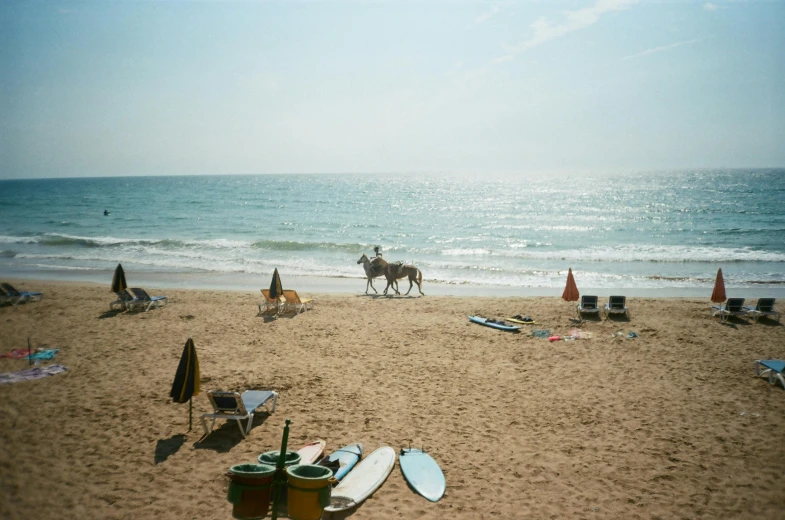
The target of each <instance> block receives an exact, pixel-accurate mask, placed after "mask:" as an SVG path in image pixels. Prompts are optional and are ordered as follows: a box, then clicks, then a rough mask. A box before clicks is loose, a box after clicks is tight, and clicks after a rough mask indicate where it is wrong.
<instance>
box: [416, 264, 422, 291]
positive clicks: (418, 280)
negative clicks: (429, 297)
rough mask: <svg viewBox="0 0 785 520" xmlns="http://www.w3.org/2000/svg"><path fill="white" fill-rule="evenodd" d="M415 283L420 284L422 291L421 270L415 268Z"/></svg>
mask: <svg viewBox="0 0 785 520" xmlns="http://www.w3.org/2000/svg"><path fill="white" fill-rule="evenodd" d="M417 285H419V286H420V290H421V291H422V271H420V270H419V269H417Z"/></svg>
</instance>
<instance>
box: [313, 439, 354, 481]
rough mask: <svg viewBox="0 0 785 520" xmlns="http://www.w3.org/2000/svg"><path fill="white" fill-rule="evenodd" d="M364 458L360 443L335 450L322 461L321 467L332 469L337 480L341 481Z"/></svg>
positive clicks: (320, 462)
mask: <svg viewBox="0 0 785 520" xmlns="http://www.w3.org/2000/svg"><path fill="white" fill-rule="evenodd" d="M362 456H363V445H362V444H360V443H359V442H358V443H356V444H349V445H348V446H344V447H343V448H339V449H337V450H335V451H334V452H332V453H331V454H329V455H328V456H326V457H324V458H323V459H322V460H320V461H319V465H320V466H324V467H327V468H330V469H332V470H333V476H334V477H335V480H341V479H342V478H343V477H345V476H346V474H347V473H349V471H351V469H352V468H353V467H354V465H355V464H357V461H359V460H360V457H362ZM336 466H337V468H336Z"/></svg>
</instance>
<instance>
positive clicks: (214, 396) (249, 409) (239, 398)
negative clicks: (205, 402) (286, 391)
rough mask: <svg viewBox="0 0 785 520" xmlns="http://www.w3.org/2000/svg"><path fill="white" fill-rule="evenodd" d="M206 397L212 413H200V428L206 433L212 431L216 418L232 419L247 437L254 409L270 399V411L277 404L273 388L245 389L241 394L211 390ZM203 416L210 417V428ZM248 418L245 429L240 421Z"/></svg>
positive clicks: (276, 395)
mask: <svg viewBox="0 0 785 520" xmlns="http://www.w3.org/2000/svg"><path fill="white" fill-rule="evenodd" d="M207 398H208V399H209V400H210V404H211V405H212V406H213V413H204V414H202V428H204V434H205V435H207V434H209V433H210V432H211V431H213V427H214V426H215V420H216V419H226V420H229V419H234V420H235V421H237V426H238V427H239V428H240V432H241V433H242V434H243V437H247V436H248V433H249V432H250V431H251V425H252V424H253V414H254V413H255V412H256V409H257V408H259V407H261V406H264V404H265V403H267V401H269V400H270V399H272V400H273V405H272V407H270V413H273V412H274V411H275V406H276V405H277V404H278V392H275V391H273V390H246V391H245V392H243V395H240V394H238V393H237V392H224V391H221V390H212V391H210V392H207ZM205 418H212V419H213V422H212V424H210V428H209V429H208V428H207V421H205ZM243 419H248V424H247V425H246V427H245V429H243V425H242V423H241V422H240V421H242V420H243Z"/></svg>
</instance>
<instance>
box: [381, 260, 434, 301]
mask: <svg viewBox="0 0 785 520" xmlns="http://www.w3.org/2000/svg"><path fill="white" fill-rule="evenodd" d="M374 264H375V266H374ZM371 266H372V268H373V267H376V268H377V269H378V268H381V269H382V271H383V272H384V277H385V278H387V287H385V288H384V294H387V290H388V289H389V288H390V287H392V285H393V284H395V287H393V290H394V291H395V294H401V293H400V292H399V291H398V279H399V278H406V277H408V278H409V290H408V291H406V294H405V295H404V296H408V295H409V293H410V292H411V290H412V287H414V284H417V290H418V291H420V294H422V295H423V296H425V293H424V292H422V272H421V271H420V270H419V269H417V268H416V267H415V266H413V265H407V264H401V263H398V262H396V263H394V264H390V263H387V262H386V261H384V260H383V259H382V257H380V256H379V257H376V258H374V259H373V260H372V261H371Z"/></svg>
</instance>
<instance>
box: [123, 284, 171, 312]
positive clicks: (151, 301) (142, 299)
mask: <svg viewBox="0 0 785 520" xmlns="http://www.w3.org/2000/svg"><path fill="white" fill-rule="evenodd" d="M126 290H127V291H128V293H129V294H131V295H132V296H133V297H134V299H133V300H130V301H128V302H126V303H125V308H126V309H128V310H129V311H133V310H138V309H142V310H144V311H145V312H147V311H149V310H150V309H154V308H156V307H163V306H164V305H166V304H167V303H168V302H169V299H168V298H167V297H166V296H150V295H149V294H147V291H145V290H144V289H140V288H139V287H132V288H129V289H126Z"/></svg>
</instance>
